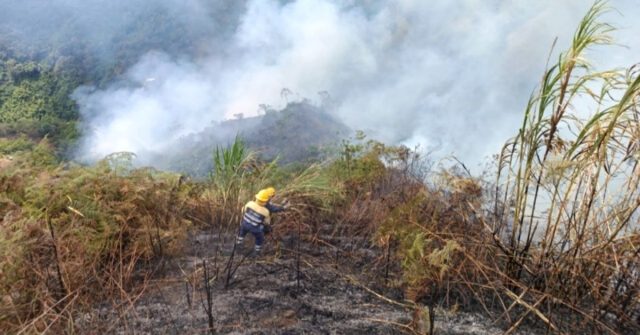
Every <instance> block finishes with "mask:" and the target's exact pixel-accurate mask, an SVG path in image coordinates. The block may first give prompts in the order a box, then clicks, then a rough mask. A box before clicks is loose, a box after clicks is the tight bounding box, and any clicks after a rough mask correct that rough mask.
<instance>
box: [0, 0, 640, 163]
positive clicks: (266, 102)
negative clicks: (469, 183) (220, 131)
mask: <svg viewBox="0 0 640 335" xmlns="http://www.w3.org/2000/svg"><path fill="white" fill-rule="evenodd" d="M590 5H591V1H585V0H570V1H562V2H558V1H551V0H544V1H528V2H523V1H518V2H513V1H498V0H490V1H475V0H465V1H439V2H433V1H417V0H403V1H380V0H369V1H348V0H343V1H341V0H333V1H331V0H297V1H272V0H249V1H232V2H229V1H217V0H216V1H214V0H189V1H177V0H161V1H156V0H154V1H152V0H136V1H102V0H90V1H86V0H83V1H80V0H58V1H55V2H52V1H44V0H32V1H26V2H21V1H14V0H10V1H4V2H3V4H0V20H1V21H0V22H1V23H0V30H2V31H3V32H8V34H9V35H8V36H13V39H12V41H11V43H12V44H11V45H12V46H13V48H14V49H16V50H19V49H22V52H27V53H29V54H30V55H32V56H33V55H35V56H37V55H38V54H39V53H44V51H43V50H46V52H47V53H48V54H49V56H47V57H48V59H47V60H46V61H48V62H49V63H50V64H51V65H52V66H54V67H65V66H83V67H84V68H85V70H87V71H94V72H96V73H101V71H103V70H104V69H115V70H112V71H106V70H104V71H106V72H108V73H109V75H107V76H101V78H102V79H101V80H100V81H87V82H83V83H82V85H80V86H79V87H78V88H77V89H76V90H75V92H74V94H73V95H72V96H73V99H74V100H75V101H76V102H77V104H78V106H79V108H80V113H81V119H82V123H83V124H82V128H83V139H82V141H81V144H80V147H79V148H78V151H77V157H78V158H79V159H81V160H85V161H93V160H96V159H100V158H102V157H104V156H105V155H108V154H109V153H112V152H119V151H130V152H134V153H136V154H138V156H139V158H140V159H141V160H143V161H145V162H147V163H149V164H155V158H154V157H157V156H158V155H159V154H162V155H171V154H172V153H179V151H180V150H181V145H180V143H181V141H183V140H184V139H185V138H189V137H193V136H196V135H197V134H199V133H201V132H203V131H205V130H206V129H209V132H216V130H215V126H216V125H218V124H219V123H220V122H222V121H224V120H229V119H234V118H238V117H244V118H249V117H251V116H256V115H259V114H263V113H264V111H265V110H280V109H283V108H285V107H286V106H287V104H288V103H292V102H301V101H305V103H307V104H310V105H314V106H318V107H321V108H323V109H324V111H325V112H326V113H328V114H329V115H330V116H331V117H332V118H333V119H335V120H337V121H336V122H338V121H339V122H342V123H344V124H345V125H346V126H348V127H349V128H350V129H352V130H363V131H365V132H366V133H367V134H368V135H369V136H370V137H373V138H376V139H379V140H382V141H385V142H388V143H394V144H406V145H409V146H415V145H420V146H421V147H422V148H426V149H428V150H431V151H433V152H434V153H435V155H436V156H440V157H442V156H445V155H448V154H454V155H456V156H458V157H459V158H461V159H462V160H463V161H465V162H468V163H470V164H471V165H476V164H479V163H481V162H482V161H483V160H485V159H486V158H487V157H490V156H491V155H492V154H495V153H497V152H498V151H499V148H500V146H501V144H502V143H503V142H504V140H505V139H507V138H508V137H510V136H512V135H513V134H514V133H515V131H516V130H517V127H518V125H519V122H520V120H521V115H522V110H523V109H524V107H525V104H526V101H527V99H528V97H529V95H530V94H531V92H532V91H533V90H534V88H535V86H536V85H537V83H538V82H539V79H540V75H541V74H542V71H543V69H544V67H545V64H544V60H545V59H546V58H547V55H548V54H549V52H550V50H551V47H552V45H553V43H554V39H555V38H556V37H557V38H558V41H557V47H556V52H555V53H553V56H552V57H555V56H556V55H557V49H563V48H564V47H565V46H566V45H568V44H569V43H570V40H569V37H570V36H571V34H572V33H573V29H574V28H573V27H575V26H576V25H577V23H578V21H579V20H580V18H581V16H582V15H583V13H584V12H585V11H586V10H587V8H588V7H589V6H590ZM611 5H612V6H614V7H616V8H617V9H618V10H620V11H621V12H624V13H625V15H624V16H623V15H621V14H619V13H618V12H610V13H609V14H608V18H609V20H610V21H611V22H612V23H614V25H615V26H617V27H618V28H619V30H618V31H617V32H616V33H615V34H614V36H615V37H616V40H617V42H619V43H621V44H624V45H626V46H628V47H627V48H624V47H618V48H617V53H615V56H613V57H611V56H609V57H607V58H604V57H602V56H600V55H599V54H598V52H597V50H594V51H593V59H594V60H595V61H596V65H597V67H598V68H602V69H606V68H610V67H618V66H628V65H630V64H633V63H635V62H637V61H638V57H637V56H634V55H637V52H638V50H640V38H639V37H638V36H639V35H637V34H633V33H632V32H633V31H634V29H635V31H637V29H638V28H640V27H639V26H638V25H639V24H638V23H637V20H633V18H634V17H635V15H633V14H632V13H640V4H638V3H637V2H635V1H631V0H619V1H613V2H612V3H611ZM36 23H38V24H36ZM125 37H126V38H125ZM25 45H28V46H29V48H26V47H23V46H25ZM52 45H56V49H55V50H53V52H52V50H51V48H52ZM39 48H41V49H39ZM77 54H81V55H82V57H83V59H89V61H87V63H86V64H79V63H78V59H79V58H78V57H75V58H74V55H77ZM51 55H53V56H51ZM69 64H71V65H69ZM260 106H262V107H260ZM212 127H214V128H212ZM212 129H213V130H212ZM298 131H300V132H305V131H306V129H305V125H301V126H300V127H299V129H298ZM225 136H226V135H225ZM228 136H230V137H232V136H234V134H231V132H230V134H228ZM221 138H222V137H221ZM207 159H208V158H207Z"/></svg>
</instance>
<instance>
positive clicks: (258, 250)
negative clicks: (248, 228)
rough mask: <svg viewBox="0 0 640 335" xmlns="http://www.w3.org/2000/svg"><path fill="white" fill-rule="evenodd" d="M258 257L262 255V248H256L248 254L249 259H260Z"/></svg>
mask: <svg viewBox="0 0 640 335" xmlns="http://www.w3.org/2000/svg"><path fill="white" fill-rule="evenodd" d="M260 255H262V248H261V247H258V246H256V247H255V248H254V249H253V251H251V253H250V254H249V257H250V258H258V257H260Z"/></svg>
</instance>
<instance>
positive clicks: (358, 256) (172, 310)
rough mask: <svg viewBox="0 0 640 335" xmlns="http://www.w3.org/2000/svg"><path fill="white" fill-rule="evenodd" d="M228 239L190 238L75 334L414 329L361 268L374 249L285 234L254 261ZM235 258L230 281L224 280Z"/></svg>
mask: <svg viewBox="0 0 640 335" xmlns="http://www.w3.org/2000/svg"><path fill="white" fill-rule="evenodd" d="M233 238H234V236H233V234H210V233H206V232H199V233H192V234H191V236H190V237H189V240H188V242H187V244H186V247H185V252H184V255H183V256H181V257H178V258H174V259H171V260H167V261H166V262H165V264H164V267H163V269H162V270H161V271H158V272H157V273H156V274H155V275H154V276H153V278H152V279H151V280H148V281H147V282H146V283H145V287H146V289H145V290H144V291H143V292H142V293H140V294H137V295H131V297H129V298H128V299H123V301H119V302H118V303H104V304H102V305H100V306H95V307H94V308H93V309H92V310H91V311H89V312H87V313H84V314H82V315H79V316H78V317H76V319H75V326H76V327H77V329H79V333H82V334H407V333H411V331H410V330H409V329H408V328H406V327H405V326H406V325H409V324H411V321H412V315H413V311H412V310H410V309H407V308H405V307H402V306H401V305H398V304H395V303H393V302H392V301H391V300H394V301H398V302H402V292H401V291H400V290H399V289H391V288H387V286H385V285H383V284H382V283H384V282H385V278H384V276H385V269H383V268H379V269H376V268H373V269H371V268H367V270H366V271H364V268H365V267H367V265H368V264H372V263H373V262H374V261H375V257H378V256H377V255H378V254H379V253H380V252H375V251H373V250H370V249H363V248H355V246H353V247H352V248H353V249H354V250H336V248H334V247H331V246H327V245H322V244H318V243H311V242H307V241H305V242H301V243H300V245H299V248H298V244H297V243H296V241H297V240H296V237H295V236H294V235H291V236H285V237H283V238H281V239H279V240H277V241H276V240H274V239H273V238H272V237H271V238H268V239H267V242H266V244H267V246H266V248H265V250H263V253H262V255H260V256H259V257H251V256H250V253H251V250H252V248H253V239H252V238H250V237H248V238H247V239H245V244H244V246H243V247H242V249H237V250H236V251H235V252H233V250H234V248H233ZM298 250H299V252H298ZM232 253H233V263H232V264H233V265H232V272H233V275H232V276H230V277H229V280H228V281H227V277H228V271H227V269H226V266H227V265H228V264H229V262H228V261H229V259H230V257H231V254H232ZM298 255H300V257H298ZM205 266H206V269H207V275H208V276H209V280H208V283H209V285H208V286H209V287H208V288H207V287H206V286H207V285H206V284H205V282H207V281H205V271H204V267H205ZM378 270H379V271H378ZM376 272H377V273H376ZM207 292H209V294H210V306H211V308H210V310H211V313H210V317H211V324H212V325H213V327H210V326H209V324H210V323H209V321H210V319H209V313H208V312H207V311H208V310H209V303H208V301H209V300H208V299H207ZM385 297H388V298H390V299H389V300H387V299H385ZM434 323H435V332H434V333H435V334H500V333H502V332H503V331H504V329H501V328H499V327H497V326H495V325H493V324H492V322H491V320H489V319H488V318H485V317H483V316H481V314H479V313H471V312H460V311H459V312H456V313H450V312H446V311H445V310H438V309H437V310H436V316H435V322H434ZM403 325H405V326H403Z"/></svg>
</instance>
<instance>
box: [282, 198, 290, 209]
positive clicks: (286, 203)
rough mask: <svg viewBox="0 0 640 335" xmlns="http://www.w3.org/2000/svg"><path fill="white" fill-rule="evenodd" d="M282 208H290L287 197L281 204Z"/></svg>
mask: <svg viewBox="0 0 640 335" xmlns="http://www.w3.org/2000/svg"><path fill="white" fill-rule="evenodd" d="M282 208H284V209H285V210H287V209H289V208H291V204H290V203H289V199H287V200H286V201H285V202H284V204H283V205H282Z"/></svg>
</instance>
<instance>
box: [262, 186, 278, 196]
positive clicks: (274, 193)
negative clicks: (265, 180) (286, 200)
mask: <svg viewBox="0 0 640 335" xmlns="http://www.w3.org/2000/svg"><path fill="white" fill-rule="evenodd" d="M265 191H267V194H269V198H273V196H274V195H276V189H275V188H273V187H267V188H266V189H265Z"/></svg>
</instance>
